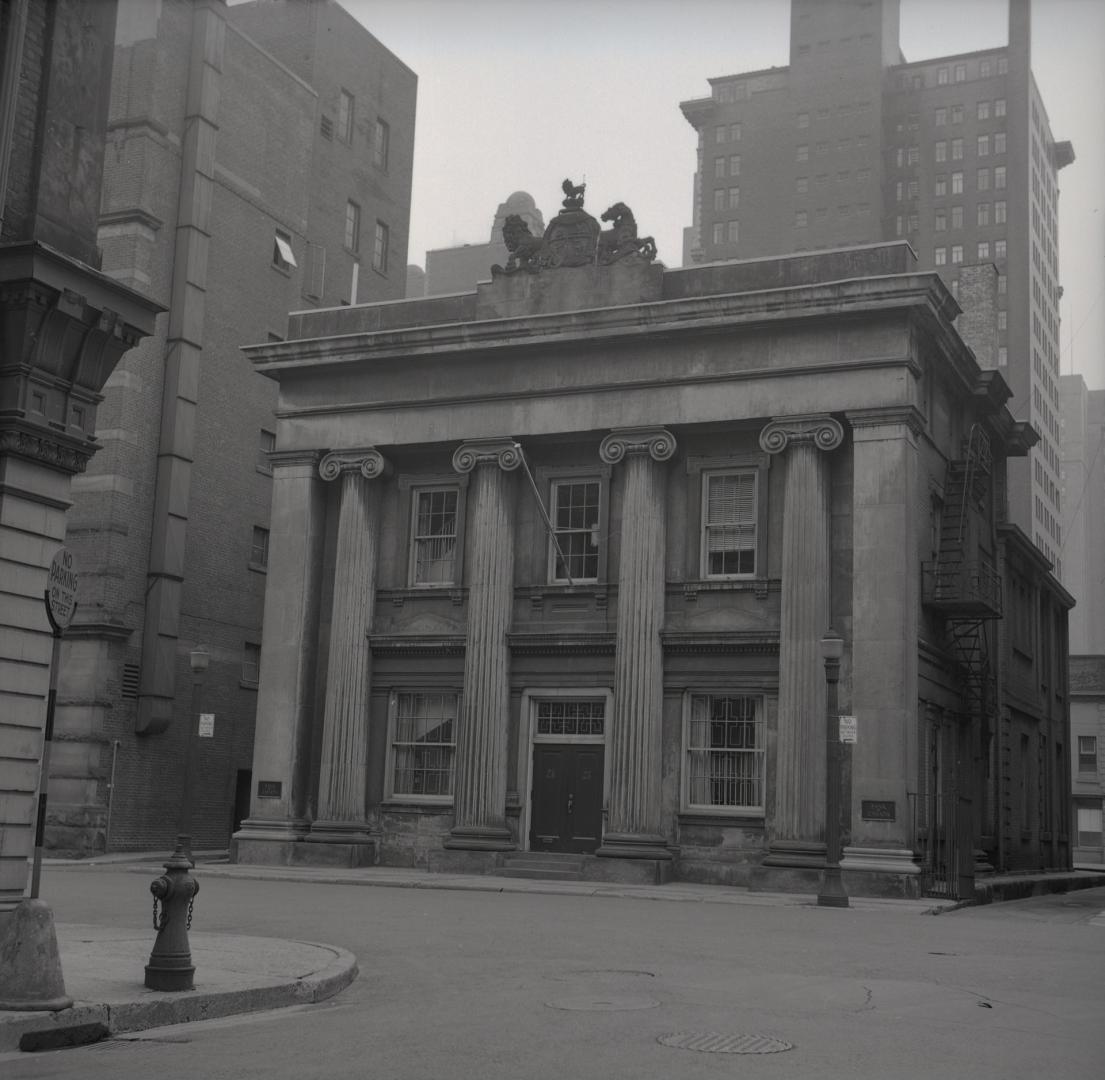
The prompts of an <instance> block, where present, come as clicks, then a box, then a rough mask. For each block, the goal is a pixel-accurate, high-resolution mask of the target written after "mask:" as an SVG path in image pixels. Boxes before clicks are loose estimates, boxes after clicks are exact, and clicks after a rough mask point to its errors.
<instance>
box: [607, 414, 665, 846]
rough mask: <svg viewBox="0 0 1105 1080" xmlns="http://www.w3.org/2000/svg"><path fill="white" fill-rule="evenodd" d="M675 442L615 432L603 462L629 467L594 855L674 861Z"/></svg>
mask: <svg viewBox="0 0 1105 1080" xmlns="http://www.w3.org/2000/svg"><path fill="white" fill-rule="evenodd" d="M674 453H675V437H674V436H673V435H672V434H671V432H670V431H665V430H664V429H663V428H632V429H621V430H618V431H614V432H611V434H609V435H607V437H606V438H605V439H603V441H602V445H601V446H600V447H599V455H600V456H601V457H602V460H603V461H605V462H606V463H607V464H608V465H616V464H618V463H619V462H623V461H624V463H625V469H624V472H623V478H622V516H621V557H620V563H619V567H618V629H617V641H616V646H615V654H614V715H613V717H612V722H611V727H610V744H609V745H610V754H611V760H610V790H609V792H608V793H607V807H608V814H607V827H606V832H605V833H604V835H603V841H602V846H601V847H600V848H599V849H598V851H597V852H596V854H598V855H608V856H615V857H622V858H638V859H670V858H671V852H670V851H669V850H668V848H667V841H666V840H665V838H664V835H663V833H662V832H661V828H660V764H661V753H660V750H661V748H660V734H661V718H662V711H663V703H664V654H663V648H662V646H661V644H660V631H661V629H662V627H663V623H664V542H665V535H664V532H665V530H664V514H665V499H664V493H665V486H666V480H667V474H666V470H665V468H664V462H665V461H667V460H668V459H669V458H670V457H671V456H672V454H674Z"/></svg>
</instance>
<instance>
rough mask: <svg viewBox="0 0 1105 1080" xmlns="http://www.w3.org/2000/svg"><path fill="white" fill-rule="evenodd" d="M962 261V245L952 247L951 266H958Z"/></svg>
mask: <svg viewBox="0 0 1105 1080" xmlns="http://www.w3.org/2000/svg"><path fill="white" fill-rule="evenodd" d="M962 261H963V245H962V244H953V245H952V266H958V265H959V264H960V263H961V262H962Z"/></svg>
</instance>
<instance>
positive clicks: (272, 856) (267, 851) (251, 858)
mask: <svg viewBox="0 0 1105 1080" xmlns="http://www.w3.org/2000/svg"><path fill="white" fill-rule="evenodd" d="M310 830H311V823H310V822H309V821H307V820H306V819H304V818H284V819H281V820H275V821H274V820H269V819H266V818H246V819H245V821H243V822H242V827H241V828H240V829H239V830H238V831H237V832H236V833H235V834H234V835H233V836H232V837H231V838H230V861H231V862H232V863H242V864H247V865H252V866H287V865H288V861H289V853H290V852H291V849H292V847H293V845H295V844H297V843H299V842H301V841H302V840H303V838H304V837H305V836H306V835H307V834H308V832H310Z"/></svg>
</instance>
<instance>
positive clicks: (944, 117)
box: [936, 109, 948, 127]
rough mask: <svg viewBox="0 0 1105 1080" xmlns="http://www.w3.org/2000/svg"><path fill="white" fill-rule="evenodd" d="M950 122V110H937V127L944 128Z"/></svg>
mask: <svg viewBox="0 0 1105 1080" xmlns="http://www.w3.org/2000/svg"><path fill="white" fill-rule="evenodd" d="M947 122H948V110H947V109H937V110H936V126H937V127H943V126H944V125H945V124H946V123H947Z"/></svg>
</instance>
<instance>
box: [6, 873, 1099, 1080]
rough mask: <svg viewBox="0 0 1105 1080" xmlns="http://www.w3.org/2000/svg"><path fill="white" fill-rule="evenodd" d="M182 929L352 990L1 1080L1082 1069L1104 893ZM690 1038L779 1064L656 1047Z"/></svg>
mask: <svg viewBox="0 0 1105 1080" xmlns="http://www.w3.org/2000/svg"><path fill="white" fill-rule="evenodd" d="M201 879H202V878H201ZM44 898H45V899H46V900H48V901H49V902H50V903H51V904H52V905H53V907H54V911H55V914H56V917H57V919H58V921H61V922H76V921H81V922H98V923H103V924H105V925H126V926H133V925H144V924H145V923H146V922H147V921H148V919H149V893H148V891H147V882H146V880H145V878H143V877H141V876H139V875H136V874H133V873H126V872H123V871H121V870H118V869H115V870H84V869H79V870H73V869H64V870H50V871H48V872H47V874H46V876H45V877H44ZM195 919H196V922H195V925H196V926H197V928H200V929H203V930H205V931H216V932H217V931H224V932H235V933H245V934H259V935H264V936H269V937H289V938H297V939H306V940H316V941H325V942H329V943H332V944H336V945H341V946H344V947H345V948H348V949H351V950H352V951H353V952H355V953H356V954H357V956H358V958H359V961H360V968H361V976H360V978H359V979H358V980H357V981H356V982H355V983H354V984H353V985H352V986H351V987H350V988H349V989H348V990H346V991H345V992H344V993H343V994H341V995H340V996H339V997H337V998H335V999H333V1000H331V1001H329V1002H325V1003H322V1004H320V1005H315V1006H305V1007H302V1008H296V1009H290V1010H281V1011H278V1012H271V1013H264V1014H255V1015H252V1016H243V1017H235V1018H229V1019H226V1020H220V1021H211V1022H208V1023H205V1024H194V1025H188V1026H179V1027H173V1028H162V1029H159V1030H157V1031H149V1032H142V1033H140V1034H138V1035H136V1036H134V1037H126V1038H121V1039H117V1040H113V1041H110V1042H106V1043H101V1044H98V1045H95V1046H91V1047H86V1048H83V1049H79V1050H68V1051H57V1052H53V1053H46V1054H36V1055H26V1054H25V1055H21V1056H5V1057H3V1058H0V1077H3V1078H4V1080H23V1078H36V1080H38V1078H46V1077H66V1078H68V1077H80V1078H82V1080H128V1078H131V1077H133V1078H135V1080H138V1078H142V1080H148V1078H150V1077H155V1078H158V1080H174V1078H176V1077H181V1078H184V1077H187V1078H189V1080H223V1078H226V1080H254V1078H257V1080H262V1078H265V1080H271V1078H274V1077H276V1078H285V1077H303V1078H314V1077H318V1078H326V1080H339V1078H345V1077H350V1078H354V1077H355V1078H357V1080H362V1078H377V1077H378V1078H381V1080H430V1078H437V1077H448V1078H450V1080H468V1078H472V1080H477V1078H478V1080H500V1078H501V1080H508V1078H509V1080H518V1078H535V1080H544V1078H553V1077H556V1078H558V1080H559V1078H565V1077H571V1078H579V1080H591V1078H594V1080H599V1078H602V1080H612V1078H622V1077H625V1078H641V1077H645V1078H652V1077H665V1078H679V1080H682V1078H687V1080H697V1078H699V1077H709V1078H714V1077H742V1078H743V1077H775V1078H780V1080H805V1078H817V1080H833V1078H837V1077H841V1078H843V1077H848V1078H859V1080H864V1078H868V1077H870V1078H876V1077H877V1078H879V1080H891V1078H897V1077H902V1078H905V1077H911V1078H912V1077H926V1078H928V1077H941V1078H951V1080H958V1078H963V1080H990V1078H993V1080H1018V1078H1021V1077H1025V1078H1027V1077H1032V1078H1033V1080H1037V1078H1040V1077H1047V1078H1048V1080H1083V1078H1085V1080H1091V1078H1092V1080H1099V1078H1100V1077H1101V1076H1102V1075H1103V1074H1105V1064H1103V1062H1105V1024H1103V1023H1102V1020H1103V1019H1105V962H1103V961H1105V889H1098V890H1088V891H1085V892H1080V893H1072V894H1069V895H1066V896H1054V897H1047V898H1040V899H1034V900H1029V901H1020V902H1017V903H1010V904H995V905H992V906H989V907H985V908H974V909H965V910H961V911H958V912H953V913H945V914H943V915H939V916H924V915H917V914H912V913H910V914H902V913H898V912H894V911H889V912H882V911H879V912H870V911H867V912H858V911H854V910H844V911H842V910H833V909H819V908H816V907H799V908H794V907H769V906H764V907H759V906H745V905H742V906H729V905H710V904H695V903H670V902H664V901H648V900H637V899H615V898H606V897H574V896H566V897H559V896H547V895H535V894H499V893H463V892H447V891H431V890H409V889H389V888H358V887H353V886H341V885H319V884H305V883H289V882H256V881H242V880H234V879H215V878H212V879H208V880H207V881H205V882H204V883H203V891H202V892H201V894H200V897H199V899H198V900H197V906H196V915H195ZM139 977H140V973H139ZM201 978H202V972H197V982H198V981H199V980H200V979H201ZM708 1032H712V1033H716V1034H717V1035H720V1036H724V1037H728V1038H729V1045H735V1044H736V1040H735V1039H733V1038H732V1037H735V1036H741V1035H756V1036H765V1037H767V1038H770V1039H775V1040H778V1041H779V1042H782V1043H786V1044H792V1046H793V1048H792V1049H787V1050H782V1051H780V1052H776V1053H766V1054H765V1053H760V1054H734V1053H716V1052H703V1051H694V1050H689V1049H681V1048H676V1047H671V1046H667V1045H664V1044H662V1043H661V1042H659V1041H658V1040H659V1039H661V1038H663V1037H665V1036H669V1035H678V1034H688V1033H708ZM719 1042H720V1040H719ZM759 1045H760V1046H761V1047H762V1046H763V1045H764V1044H763V1043H762V1042H761V1043H760V1044H759Z"/></svg>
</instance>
